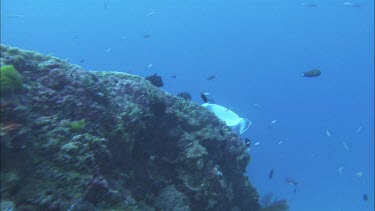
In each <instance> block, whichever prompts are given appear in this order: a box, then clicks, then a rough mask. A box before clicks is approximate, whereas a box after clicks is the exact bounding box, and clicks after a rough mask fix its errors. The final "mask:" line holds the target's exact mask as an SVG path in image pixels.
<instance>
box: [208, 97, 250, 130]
mask: <svg viewBox="0 0 375 211" xmlns="http://www.w3.org/2000/svg"><path fill="white" fill-rule="evenodd" d="M202 106H203V107H205V108H207V109H208V110H209V111H211V112H213V113H214V114H215V115H216V116H217V117H218V118H219V119H221V120H222V121H224V122H225V124H226V125H227V126H229V127H232V129H233V130H235V131H236V132H238V133H239V134H242V133H244V132H245V131H246V130H247V129H248V128H249V127H250V125H251V121H249V120H247V119H245V118H241V117H239V116H238V115H237V114H236V113H234V112H233V111H231V110H229V109H228V108H225V107H224V106H221V105H217V104H211V103H203V104H202Z"/></svg>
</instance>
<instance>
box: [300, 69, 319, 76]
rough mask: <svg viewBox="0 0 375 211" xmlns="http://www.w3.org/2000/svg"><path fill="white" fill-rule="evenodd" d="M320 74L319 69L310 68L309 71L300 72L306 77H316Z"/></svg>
mask: <svg viewBox="0 0 375 211" xmlns="http://www.w3.org/2000/svg"><path fill="white" fill-rule="evenodd" d="M320 75H321V72H320V70H318V69H313V70H310V71H307V72H304V73H303V74H302V77H308V78H312V77H318V76H320Z"/></svg>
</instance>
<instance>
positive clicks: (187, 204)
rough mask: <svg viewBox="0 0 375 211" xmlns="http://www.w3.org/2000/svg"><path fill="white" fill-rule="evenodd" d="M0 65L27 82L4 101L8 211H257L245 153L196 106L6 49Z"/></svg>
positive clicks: (145, 86) (146, 85)
mask: <svg viewBox="0 0 375 211" xmlns="http://www.w3.org/2000/svg"><path fill="white" fill-rule="evenodd" d="M0 65H1V66H6V68H8V69H9V68H12V70H17V72H14V71H13V73H16V75H17V74H19V75H17V77H18V76H19V78H21V77H22V83H18V84H17V89H13V90H11V91H9V92H8V91H7V92H8V93H7V94H4V95H1V142H0V144H1V171H0V174H1V203H2V207H12V209H16V210H70V211H73V210H74V211H77V210H246V211H256V210H258V209H259V208H260V205H259V203H258V194H257V192H256V190H255V189H254V188H253V187H252V186H251V184H250V182H249V181H248V178H247V177H246V176H244V173H245V169H246V166H247V164H248V163H249V160H250V155H249V153H248V151H247V149H246V146H245V145H244V143H243V141H242V140H241V139H240V138H239V137H238V136H237V135H236V134H235V133H234V132H233V131H232V130H231V129H230V128H228V127H226V126H225V123H224V122H222V121H220V120H219V119H217V118H216V117H215V115H214V114H213V113H210V112H209V111H207V110H206V109H205V108H203V107H201V106H200V105H198V104H195V103H193V102H189V101H187V100H184V99H182V98H180V97H175V96H173V95H170V94H168V93H166V92H164V91H163V90H161V89H159V88H158V87H156V86H154V85H152V84H151V83H150V82H149V81H148V80H145V79H144V78H142V77H138V76H135V75H130V74H126V73H122V72H106V71H102V72H99V71H85V70H83V69H82V68H81V67H80V66H77V65H72V64H69V63H67V62H66V61H63V60H60V59H58V58H56V57H52V56H43V55H41V54H39V53H36V52H32V51H26V50H22V49H19V48H13V47H9V46H5V45H1V61H0ZM8 65H12V66H8ZM12 83H13V82H12ZM18 86H22V87H20V88H19V87H18ZM15 90H16V91H15Z"/></svg>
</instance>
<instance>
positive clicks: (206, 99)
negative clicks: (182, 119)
mask: <svg viewBox="0 0 375 211" xmlns="http://www.w3.org/2000/svg"><path fill="white" fill-rule="evenodd" d="M201 98H202V100H203V102H205V103H207V102H208V98H207V94H206V93H203V92H201Z"/></svg>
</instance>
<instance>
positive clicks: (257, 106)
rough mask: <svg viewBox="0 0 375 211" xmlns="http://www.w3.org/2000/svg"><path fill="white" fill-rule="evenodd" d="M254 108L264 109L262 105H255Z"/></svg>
mask: <svg viewBox="0 0 375 211" xmlns="http://www.w3.org/2000/svg"><path fill="white" fill-rule="evenodd" d="M253 106H254V107H255V108H262V105H260V104H257V103H254V104H253Z"/></svg>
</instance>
